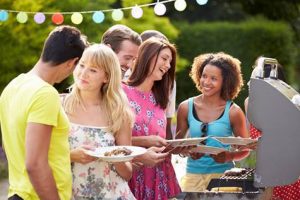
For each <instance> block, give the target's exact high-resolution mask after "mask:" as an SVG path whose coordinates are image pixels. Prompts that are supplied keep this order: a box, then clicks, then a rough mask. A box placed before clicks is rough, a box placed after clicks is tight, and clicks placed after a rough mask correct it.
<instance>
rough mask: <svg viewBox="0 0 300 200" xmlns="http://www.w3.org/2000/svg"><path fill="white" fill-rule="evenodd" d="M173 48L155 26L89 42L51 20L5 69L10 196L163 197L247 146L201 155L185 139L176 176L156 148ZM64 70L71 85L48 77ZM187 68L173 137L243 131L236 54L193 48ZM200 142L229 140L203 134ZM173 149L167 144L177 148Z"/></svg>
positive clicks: (170, 112)
mask: <svg viewBox="0 0 300 200" xmlns="http://www.w3.org/2000/svg"><path fill="white" fill-rule="evenodd" d="M176 54H177V52H176V48H175V46H174V45H173V44H171V43H170V42H169V41H168V39H167V38H166V36H164V35H163V34H162V33H160V32H158V31H154V30H148V31H145V32H143V33H142V34H141V35H139V34H138V33H136V32H135V31H133V30H132V29H130V28H129V27H127V26H124V25H115V26H112V27H111V28H109V29H108V30H107V31H106V32H105V33H104V34H103V36H102V39H101V42H100V44H89V43H88V42H87V38H86V37H85V36H84V35H83V34H82V33H81V32H80V31H79V30H78V29H77V28H75V27H71V26H58V27H56V28H55V29H54V30H53V31H52V32H51V33H50V34H49V36H48V38H47V39H46V41H45V43H44V48H43V51H42V54H41V57H40V59H39V60H38V62H37V63H36V64H35V66H34V67H33V68H32V69H31V70H30V71H29V72H27V73H24V74H21V75H19V76H18V77H16V78H15V79H13V80H12V81H11V82H10V83H9V84H8V85H7V87H6V88H5V89H4V90H3V92H2V94H1V98H0V120H1V131H2V137H3V145H4V150H5V153H6V155H7V159H8V166H9V185H10V186H9V191H8V198H9V199H10V200H19V199H43V200H47V199H51V200H56V199H63V200H68V199H74V200H77V199H78V200H84V199H128V200H131V199H139V200H147V199H149V200H150V199H151V200H153V199H157V200H158V199H171V198H173V197H176V196H177V195H178V194H179V193H180V192H181V191H185V192H189V191H192V192H195V191H203V190H205V189H206V186H207V185H208V183H209V181H210V180H211V179H212V178H216V177H219V176H221V175H222V174H223V172H224V171H225V170H227V169H230V168H232V167H233V161H235V160H240V159H243V158H245V157H246V156H247V155H248V154H249V150H247V149H245V150H244V151H240V152H230V153H229V152H225V153H220V154H217V155H206V154H205V155H203V154H200V153H197V152H191V151H189V150H186V149H185V153H184V154H185V155H186V156H188V157H189V158H188V161H187V173H186V175H185V176H184V177H183V178H182V180H181V183H180V184H179V183H178V181H177V179H176V174H175V171H174V168H173V166H172V163H171V155H170V153H169V152H166V151H164V150H165V147H166V146H167V139H172V138H173V136H172V131H171V119H172V117H173V116H174V115H175V96H176V81H175V68H176ZM72 72H73V77H74V83H73V84H72V85H71V86H70V92H69V93H65V94H59V93H58V92H57V91H56V90H55V88H54V87H53V85H54V84H55V83H59V82H61V81H62V80H64V79H65V78H66V77H68V76H69V75H70V74H71V73H72ZM190 76H191V78H192V80H193V81H194V83H195V85H196V87H197V89H198V90H199V92H201V94H199V95H198V96H195V97H191V98H189V99H187V100H186V101H184V102H182V103H181V104H180V105H179V108H178V113H177V133H178V134H176V138H184V137H201V136H222V137H226V136H239V137H249V136H248V130H247V126H246V118H245V115H244V113H243V111H242V110H241V108H240V107H239V106H238V105H236V104H235V103H234V102H233V100H234V98H235V97H237V95H238V94H239V91H240V90H241V88H242V86H243V78H242V74H241V69H240V62H239V60H238V59H236V58H233V57H232V56H230V55H228V54H225V53H209V54H201V55H199V56H197V57H196V58H195V59H194V62H193V65H192V69H191V73H190ZM206 144H207V145H209V146H216V147H222V148H229V146H228V145H223V144H222V143H220V142H217V141H216V140H213V139H211V138H209V139H207V140H206ZM118 145H129V146H130V145H134V146H140V147H144V148H146V149H147V152H146V153H145V154H143V155H140V156H137V157H135V158H134V159H133V160H132V161H130V162H129V161H127V162H113V163H109V162H104V161H101V160H97V158H95V157H93V156H90V155H89V154H88V153H87V151H88V150H93V149H95V148H101V147H107V146H118ZM182 151H183V149H177V150H176V149H175V150H174V151H172V153H182Z"/></svg>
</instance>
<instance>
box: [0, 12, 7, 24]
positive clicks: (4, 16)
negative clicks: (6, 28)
mask: <svg viewBox="0 0 300 200" xmlns="http://www.w3.org/2000/svg"><path fill="white" fill-rule="evenodd" d="M7 19H8V12H7V11H6V10H1V11H0V21H3V22H4V21H6V20H7Z"/></svg>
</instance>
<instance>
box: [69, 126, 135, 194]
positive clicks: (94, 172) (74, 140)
mask: <svg viewBox="0 0 300 200" xmlns="http://www.w3.org/2000/svg"><path fill="white" fill-rule="evenodd" d="M69 142H70V148H71V150H72V149H75V148H77V147H79V146H82V145H91V146H93V147H95V148H97V147H106V146H114V145H115V138H114V136H113V135H112V134H110V133H108V132H106V131H105V129H104V128H100V127H87V126H83V125H79V124H71V131H70V136H69ZM72 175H73V187H72V192H73V194H72V199H73V200H76V199H90V200H100V199H103V200H106V199H107V200H108V199H118V200H132V199H135V197H134V196H133V194H132V193H131V191H130V188H129V186H128V183H127V182H126V181H125V180H124V179H123V178H122V177H120V176H119V175H118V173H117V171H116V170H115V169H114V167H113V165H112V164H109V163H107V162H102V161H94V162H91V163H88V164H80V163H72Z"/></svg>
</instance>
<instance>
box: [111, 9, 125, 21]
mask: <svg viewBox="0 0 300 200" xmlns="http://www.w3.org/2000/svg"><path fill="white" fill-rule="evenodd" d="M123 16H124V13H123V11H122V10H121V9H115V10H113V11H112V13H111V17H112V18H113V20H115V21H120V20H121V19H122V18H123Z"/></svg>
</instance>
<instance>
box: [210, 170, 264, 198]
mask: <svg viewBox="0 0 300 200" xmlns="http://www.w3.org/2000/svg"><path fill="white" fill-rule="evenodd" d="M254 172H255V169H251V168H246V172H245V173H243V174H242V175H240V176H225V175H223V176H221V177H220V178H216V179H212V180H211V181H210V182H209V184H208V186H207V190H209V191H210V190H211V189H212V188H218V187H240V188H242V190H243V192H258V191H259V189H258V188H256V187H254V186H253V174H254Z"/></svg>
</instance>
